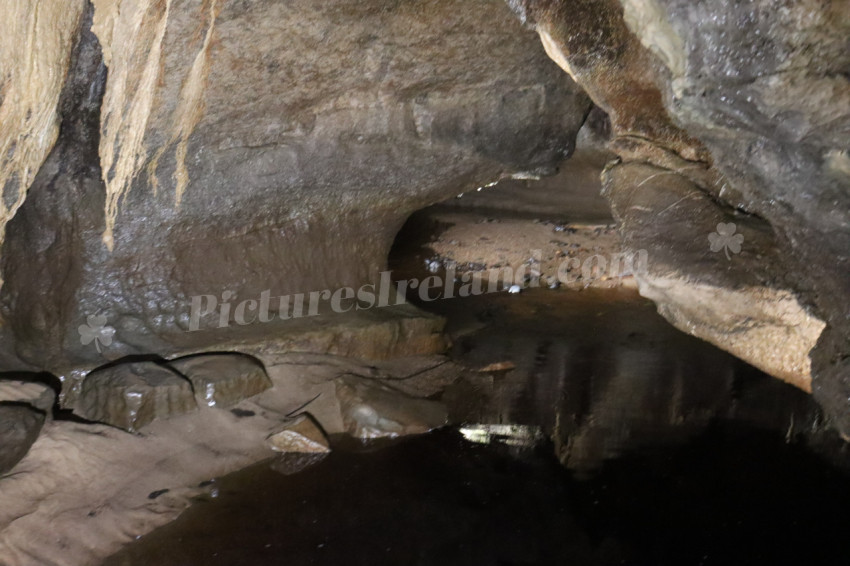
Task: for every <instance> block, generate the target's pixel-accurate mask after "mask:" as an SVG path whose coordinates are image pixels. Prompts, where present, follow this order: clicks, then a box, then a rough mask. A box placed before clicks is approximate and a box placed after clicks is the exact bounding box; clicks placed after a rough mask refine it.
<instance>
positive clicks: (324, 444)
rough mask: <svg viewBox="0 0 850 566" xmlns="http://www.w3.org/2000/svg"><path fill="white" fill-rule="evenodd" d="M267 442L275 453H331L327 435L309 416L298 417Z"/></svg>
mask: <svg viewBox="0 0 850 566" xmlns="http://www.w3.org/2000/svg"><path fill="white" fill-rule="evenodd" d="M266 440H267V441H268V443H269V446H271V448H272V450H274V451H275V452H290V453H298V454H323V453H326V452H329V451H330V446H329V444H328V439H327V437H326V436H325V433H324V432H323V431H322V429H321V427H320V426H319V424H318V423H316V421H315V419H314V418H313V417H312V416H310V415H309V414H305V415H300V416H298V417H296V418H295V419H293V421H292V422H290V423H287V424H286V426H285V427H283V429H282V430H280V431H279V432H276V433H274V434H272V435H271V436H269V437H268V438H267V439H266Z"/></svg>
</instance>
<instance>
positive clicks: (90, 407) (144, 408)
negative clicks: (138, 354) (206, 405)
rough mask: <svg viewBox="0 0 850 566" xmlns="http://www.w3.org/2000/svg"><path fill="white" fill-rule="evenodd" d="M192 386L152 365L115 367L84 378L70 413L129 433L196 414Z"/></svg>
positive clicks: (170, 372) (135, 364)
mask: <svg viewBox="0 0 850 566" xmlns="http://www.w3.org/2000/svg"><path fill="white" fill-rule="evenodd" d="M197 408H198V405H197V403H196V401H195V395H194V393H193V389H192V383H191V382H190V381H189V380H188V379H185V378H184V377H182V376H181V375H180V374H178V373H176V372H175V371H173V370H171V369H169V368H167V367H165V366H164V365H161V364H158V363H155V362H135V363H124V364H118V365H115V366H112V367H108V368H105V369H99V370H95V371H93V372H91V373H90V374H88V375H87V376H86V378H85V380H84V381H83V384H82V389H81V392H80V396H79V398H78V399H77V402H76V405H75V407H74V412H75V413H76V414H78V415H79V416H81V417H83V418H84V419H88V420H91V421H96V422H102V423H106V424H109V425H112V426H116V427H118V428H122V429H124V430H126V431H129V432H134V431H138V430H139V429H140V428H142V427H144V426H146V425H148V424H150V423H151V422H153V421H154V420H157V419H166V418H168V417H173V416H177V415H182V414H184V413H188V412H191V411H195V410H197Z"/></svg>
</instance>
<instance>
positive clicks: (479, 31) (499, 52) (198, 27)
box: [0, 0, 590, 374]
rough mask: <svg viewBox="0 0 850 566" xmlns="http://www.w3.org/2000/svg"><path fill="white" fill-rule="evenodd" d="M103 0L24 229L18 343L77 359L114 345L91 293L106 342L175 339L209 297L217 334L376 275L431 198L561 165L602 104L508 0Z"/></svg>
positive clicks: (167, 345)
mask: <svg viewBox="0 0 850 566" xmlns="http://www.w3.org/2000/svg"><path fill="white" fill-rule="evenodd" d="M93 6H94V8H93V10H94V14H93V17H92V18H91V19H90V20H86V23H87V26H88V27H85V29H84V30H83V32H82V33H81V48H80V49H79V50H78V52H77V53H76V54H75V56H74V57H73V58H72V64H71V71H70V73H69V77H68V80H67V82H66V84H65V87H66V88H65V91H64V92H63V97H65V100H66V103H65V104H63V105H62V106H61V108H60V116H61V119H62V124H63V127H62V131H63V135H62V136H60V139H59V140H58V141H57V145H56V149H54V151H53V153H52V154H51V156H49V157H48V159H47V161H46V162H45V165H44V166H43V167H42V169H41V171H40V172H39V175H38V176H37V178H36V179H35V181H34V182H33V184H32V186H31V188H30V191H29V194H28V196H27V200H26V202H25V203H24V205H23V206H22V207H21V209H20V210H19V211H18V214H17V215H16V216H15V219H13V222H15V224H14V229H12V227H10V230H9V236H10V237H9V239H8V240H7V242H6V245H5V247H4V256H5V258H6V259H5V260H3V261H4V262H5V264H4V266H3V269H2V271H3V273H4V274H5V275H6V276H7V282H6V286H5V287H4V289H3V291H2V293H3V295H0V305H2V309H3V315H4V320H6V321H8V322H9V324H8V325H7V328H6V329H4V331H6V332H9V334H10V342H9V344H12V343H14V351H15V353H16V354H17V355H18V356H20V357H21V358H23V360H24V361H26V362H29V363H32V364H34V365H37V366H38V367H44V368H47V369H50V370H51V371H52V372H53V373H57V374H59V373H60V372H61V373H64V372H67V371H68V370H69V369H78V368H79V367H81V366H85V367H92V365H93V364H102V363H103V355H102V354H101V353H99V352H98V351H97V350H96V349H95V348H94V347H92V346H90V345H89V346H85V345H81V344H80V341H79V336H78V335H77V328H78V327H79V325H80V324H82V323H84V322H85V321H86V317H87V316H88V315H91V314H96V313H97V314H101V315H103V316H105V317H106V319H107V321H108V322H107V324H108V325H109V326H110V327H112V328H114V329H115V335H114V337H113V340H112V343H111V344H110V345H109V347H108V348H107V349H106V350H105V351H104V353H103V354H104V355H106V356H107V359H108V360H114V359H119V358H120V357H122V356H128V355H136V354H148V353H152V352H155V353H157V354H160V355H170V354H169V352H172V351H173V347H172V344H173V343H174V342H175V341H179V340H182V339H185V338H186V335H187V334H191V333H189V332H187V331H188V330H189V328H190V324H191V306H192V298H193V297H199V296H212V297H213V298H215V299H216V300H217V302H218V303H219V305H221V303H224V302H226V299H225V297H228V298H230V299H232V301H234V302H232V304H231V305H230V311H229V314H230V316H229V318H228V317H227V314H226V313H225V322H226V323H228V324H229V326H228V327H227V328H225V329H224V330H222V331H220V332H218V334H217V335H214V334H208V335H205V342H204V343H202V344H197V347H198V351H203V350H204V349H209V348H208V347H209V346H212V345H222V344H227V343H228V339H229V338H230V336H231V333H234V332H236V329H238V328H239V327H240V325H241V324H242V322H245V320H246V319H247V320H253V321H254V322H255V323H256V324H258V325H259V323H258V322H257V321H256V318H257V313H256V312H255V311H251V312H247V313H246V312H245V311H244V310H243V311H240V312H242V313H243V314H245V315H246V316H241V315H240V316H237V312H236V307H237V305H238V303H239V302H240V301H243V300H249V299H250V300H257V298H258V297H260V295H261V293H262V292H264V291H267V290H268V291H269V292H270V294H271V296H272V297H279V296H284V295H291V294H295V293H309V292H311V291H317V292H320V291H322V290H324V289H330V290H335V289H338V288H340V287H345V286H350V287H353V288H355V289H356V288H359V287H360V286H361V285H363V284H368V283H373V282H375V281H376V280H377V277H378V274H379V273H380V271H382V270H383V269H384V268H385V264H386V257H387V255H388V251H389V248H390V246H391V244H392V242H393V239H394V237H395V235H396V232H397V231H398V229H399V227H400V226H401V225H402V223H403V222H404V220H405V218H406V217H407V216H408V215H409V214H410V213H411V212H413V211H414V210H417V209H419V208H421V207H423V206H425V205H426V204H429V203H433V202H436V201H439V200H442V199H445V198H447V197H449V196H454V195H457V194H458V193H460V192H463V191H464V190H469V189H471V188H475V187H478V186H481V185H484V184H487V183H490V182H492V181H494V180H497V179H498V178H500V177H502V176H507V175H510V174H513V173H517V172H530V173H535V174H543V173H547V172H552V171H554V170H555V167H556V166H557V164H558V163H560V162H561V161H562V160H563V158H564V157H566V156H568V155H569V154H570V153H571V152H572V150H573V146H574V139H575V135H576V132H577V131H578V130H579V128H580V126H581V124H582V122H583V120H584V117H585V114H586V113H587V112H588V110H589V108H590V101H589V99H588V98H587V96H586V95H585V94H584V93H583V92H582V91H581V89H580V88H578V87H577V86H576V85H575V83H574V82H573V81H572V80H571V79H570V78H569V77H567V76H565V75H564V74H563V73H562V72H561V71H560V69H558V67H557V65H555V64H554V63H552V62H551V61H550V60H549V59H548V58H547V57H546V54H545V52H544V51H543V49H542V47H541V46H540V44H539V42H538V40H537V36H536V35H535V34H534V33H533V32H532V31H530V30H525V29H523V28H522V26H521V24H520V23H519V22H518V21H516V19H515V18H514V16H513V14H512V13H511V12H510V9H509V8H508V7H507V6H506V5H505V4H504V2H502V1H501V0H434V1H432V2H428V3H427V4H423V5H419V4H417V3H405V2H401V3H392V2H390V3H387V2H385V1H384V0H365V1H364V0H330V1H327V2H320V3H316V2H315V1H313V0H295V1H294V2H287V3H281V2H277V1H274V0H261V1H258V2H253V3H251V5H250V8H249V7H248V5H247V4H244V3H239V2H235V3H234V2H222V1H218V2H207V1H202V0H188V1H186V2H153V1H150V0H141V1H136V0H132V1H131V0H96V1H95V2H93ZM15 41H18V38H16V39H15ZM107 71H108V72H107ZM152 226H156V227H158V228H157V229H151V227H152ZM110 247H111V251H110ZM33 250H38V253H34V252H33ZM237 319H238V320H237ZM220 320H221V312H220V311H218V310H216V311H215V312H213V313H211V314H210V315H209V316H205V317H204V318H203V320H202V328H203V329H206V330H211V331H217V330H218V328H219V322H220ZM45 352H48V353H49V357H51V358H53V359H48V360H45Z"/></svg>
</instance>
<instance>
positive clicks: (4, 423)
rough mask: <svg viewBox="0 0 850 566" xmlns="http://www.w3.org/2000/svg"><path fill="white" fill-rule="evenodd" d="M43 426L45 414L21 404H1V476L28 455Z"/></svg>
mask: <svg viewBox="0 0 850 566" xmlns="http://www.w3.org/2000/svg"><path fill="white" fill-rule="evenodd" d="M43 425H44V413H43V412H41V411H38V410H36V409H34V408H33V407H31V406H29V405H25V404H21V403H9V402H0V474H5V473H6V472H8V471H9V470H11V469H12V468H14V467H15V465H16V464H17V463H18V462H20V461H21V460H22V459H23V458H24V456H26V455H27V452H29V449H30V446H32V445H33V443H34V442H35V441H36V439H37V438H38V434H39V433H40V432H41V427H42V426H43Z"/></svg>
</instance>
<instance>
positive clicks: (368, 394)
mask: <svg viewBox="0 0 850 566" xmlns="http://www.w3.org/2000/svg"><path fill="white" fill-rule="evenodd" d="M336 394H337V398H338V399H339V404H340V409H341V412H342V420H343V423H344V426H345V429H346V432H347V433H348V434H350V435H351V436H353V437H355V438H361V439H366V438H383V437H397V436H404V435H408V434H422V433H425V432H428V431H430V430H433V429H435V428H439V427H441V426H444V425H445V424H447V422H448V410H447V409H446V407H445V405H443V404H442V403H438V402H436V401H429V400H426V399H416V398H414V397H409V396H407V395H405V394H404V393H401V392H400V391H398V390H396V389H393V388H392V387H390V386H388V385H385V384H382V383H380V382H377V381H370V380H365V379H362V378H355V377H342V378H340V379H338V380H337V382H336Z"/></svg>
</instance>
